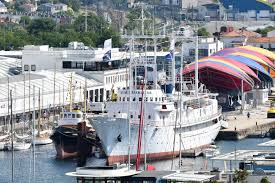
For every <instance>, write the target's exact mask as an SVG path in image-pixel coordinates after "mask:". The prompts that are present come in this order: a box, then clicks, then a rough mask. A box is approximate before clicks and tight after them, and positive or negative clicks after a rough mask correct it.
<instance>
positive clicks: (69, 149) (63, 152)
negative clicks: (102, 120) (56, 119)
mask: <svg viewBox="0 0 275 183" xmlns="http://www.w3.org/2000/svg"><path fill="white" fill-rule="evenodd" d="M51 139H52V140H53V142H54V145H55V150H56V157H57V158H58V159H67V158H74V157H77V156H78V151H79V147H78V146H79V144H81V146H85V152H83V153H84V154H86V155H89V154H91V152H92V145H91V143H90V141H89V140H87V139H85V140H82V142H78V134H77V130H76V129H75V128H71V127H70V128H67V127H58V128H57V129H56V130H55V131H54V133H53V135H52V136H51Z"/></svg>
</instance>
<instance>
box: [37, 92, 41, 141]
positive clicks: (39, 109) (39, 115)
mask: <svg viewBox="0 0 275 183" xmlns="http://www.w3.org/2000/svg"><path fill="white" fill-rule="evenodd" d="M40 97H41V96H40V88H39V90H38V124H37V126H38V127H37V130H38V136H40V131H41V129H40V119H41V106H40V103H41V100H40Z"/></svg>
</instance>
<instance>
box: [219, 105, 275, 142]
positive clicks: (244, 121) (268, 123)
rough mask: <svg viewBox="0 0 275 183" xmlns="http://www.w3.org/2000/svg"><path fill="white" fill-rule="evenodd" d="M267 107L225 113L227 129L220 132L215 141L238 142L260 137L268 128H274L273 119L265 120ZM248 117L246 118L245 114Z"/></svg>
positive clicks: (274, 122) (274, 121)
mask: <svg viewBox="0 0 275 183" xmlns="http://www.w3.org/2000/svg"><path fill="white" fill-rule="evenodd" d="M267 110H268V107H267V106H258V107H257V108H255V109H250V110H245V111H244V112H243V113H242V114H241V113H240V111H234V112H228V113H227V112H225V113H224V116H225V120H226V121H227V122H228V128H227V129H222V130H220V132H219V134H218V136H217V139H216V140H240V139H243V138H246V137H262V136H263V135H265V134H266V133H267V132H268V131H269V129H270V128H274V127H275V119H274V118H267ZM248 112H249V113H250V117H249V118H248V117H247V113H248Z"/></svg>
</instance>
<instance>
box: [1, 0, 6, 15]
mask: <svg viewBox="0 0 275 183" xmlns="http://www.w3.org/2000/svg"><path fill="white" fill-rule="evenodd" d="M6 12H8V9H7V7H6V6H5V5H4V3H2V2H1V1H0V13H6Z"/></svg>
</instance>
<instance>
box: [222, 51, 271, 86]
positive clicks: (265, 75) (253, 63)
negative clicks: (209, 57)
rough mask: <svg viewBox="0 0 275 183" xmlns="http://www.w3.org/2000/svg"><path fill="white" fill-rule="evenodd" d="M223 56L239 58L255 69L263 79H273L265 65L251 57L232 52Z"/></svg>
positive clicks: (268, 80) (238, 59)
mask: <svg viewBox="0 0 275 183" xmlns="http://www.w3.org/2000/svg"><path fill="white" fill-rule="evenodd" d="M223 57H224V58H230V59H232V60H237V61H239V62H241V63H243V64H245V65H247V66H248V67H250V68H251V69H253V71H254V72H255V73H257V76H258V78H259V79H260V80H261V81H267V82H270V81H272V78H271V76H270V74H269V73H268V72H267V71H266V70H265V69H264V67H263V66H262V65H260V64H259V63H258V62H256V61H254V60H252V59H250V58H247V57H243V56H239V55H230V54H229V55H224V56H223Z"/></svg>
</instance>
